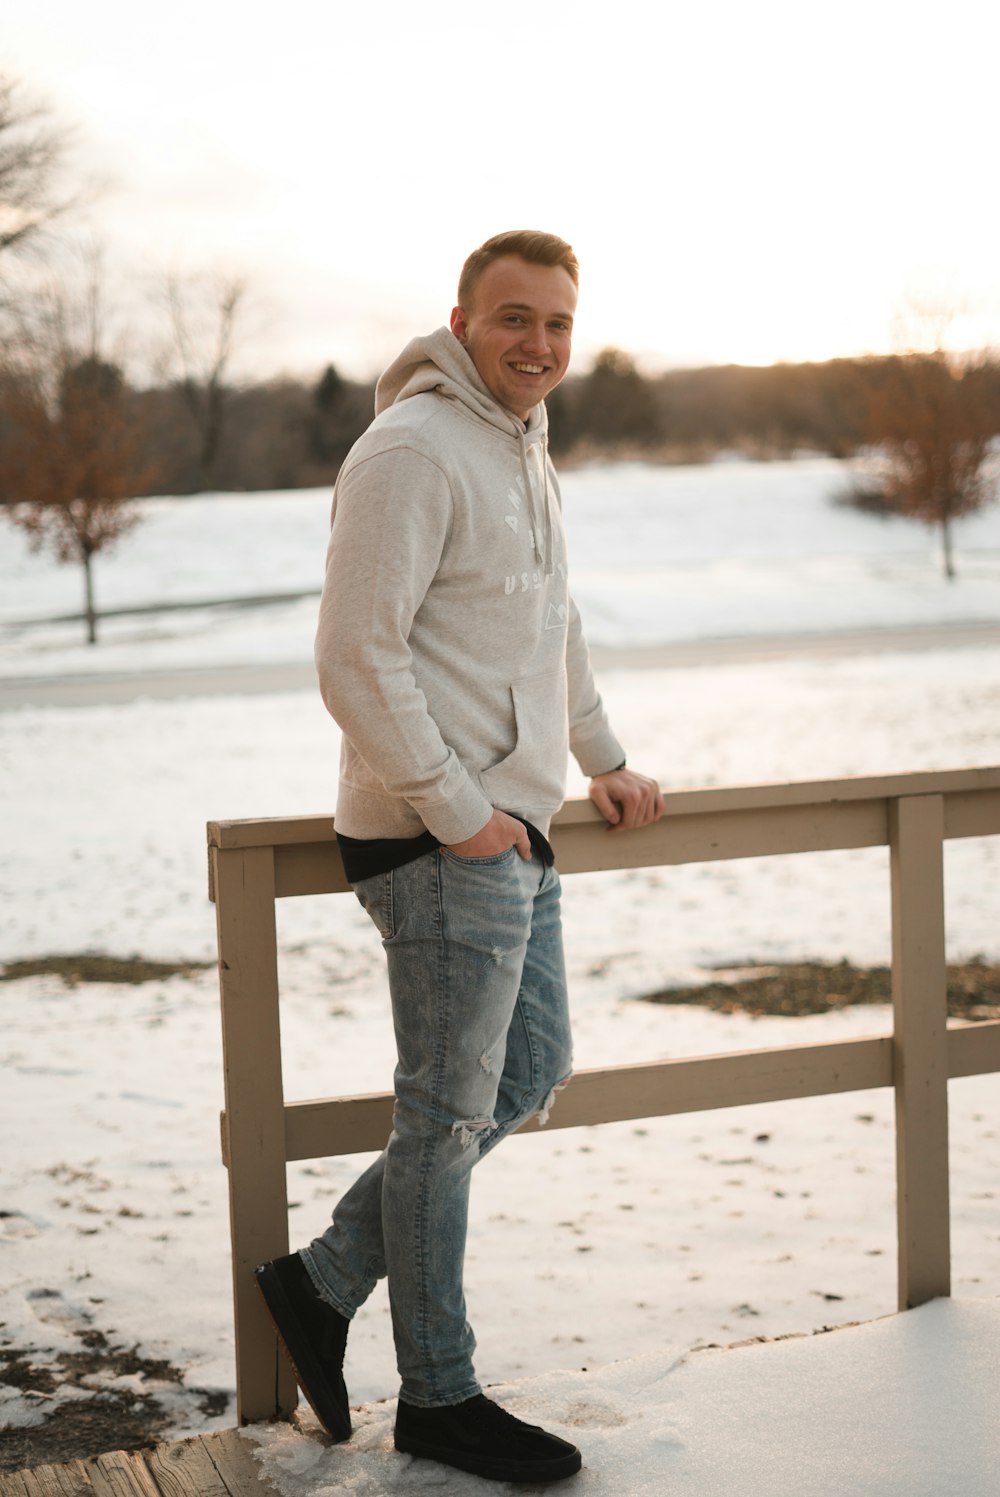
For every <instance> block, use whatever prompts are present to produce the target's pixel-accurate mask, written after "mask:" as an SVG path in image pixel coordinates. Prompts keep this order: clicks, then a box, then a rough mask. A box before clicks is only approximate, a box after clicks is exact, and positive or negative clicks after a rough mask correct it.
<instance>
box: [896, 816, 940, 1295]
mask: <svg viewBox="0 0 1000 1497" xmlns="http://www.w3.org/2000/svg"><path fill="white" fill-rule="evenodd" d="M889 847H890V868H891V876H892V1003H893V1011H894V1030H895V1033H894V1040H893V1078H894V1086H895V1094H896V1186H897V1203H896V1213H897V1230H898V1242H899V1308H900V1309H901V1310H906V1309H909V1308H911V1307H912V1306H914V1305H920V1304H923V1303H924V1301H926V1300H929V1299H934V1298H936V1297H938V1296H940V1295H948V1294H950V1292H951V1247H950V1226H949V1202H948V1052H947V1018H948V1004H947V974H946V970H945V941H944V856H943V847H944V802H943V798H942V797H941V796H940V795H920V796H906V797H902V798H900V799H898V800H892V801H890V803H889Z"/></svg>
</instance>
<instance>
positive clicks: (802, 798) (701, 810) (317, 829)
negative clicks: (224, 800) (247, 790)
mask: <svg viewBox="0 0 1000 1497" xmlns="http://www.w3.org/2000/svg"><path fill="white" fill-rule="evenodd" d="M990 790H992V791H1000V766H997V765H984V766H982V767H981V768H979V767H977V768H973V769H955V770H917V771H913V772H911V773H908V774H894V775H846V776H844V777H843V778H841V779H836V780H798V781H792V782H790V783H787V784H786V783H778V784H765V785H728V786H723V787H720V788H713V789H710V790H674V791H670V792H668V794H667V795H666V797H665V800H666V805H667V818H668V820H669V819H670V818H671V817H675V816H677V817H680V816H688V815H713V814H717V813H720V812H728V811H743V810H767V809H769V808H772V807H781V806H803V805H817V804H822V803H824V802H829V803H831V804H842V803H846V802H850V801H864V800H888V799H892V798H894V797H898V796H906V795H945V796H948V797H951V796H953V795H957V794H961V793H965V792H969V793H973V794H974V793H978V792H980V791H990ZM990 814H991V816H992V815H993V814H994V813H993V812H992V811H991V813H990ZM581 821H582V822H586V821H595V822H598V823H599V822H600V816H599V813H598V812H597V811H596V809H595V808H594V807H593V806H592V805H591V803H590V802H589V801H588V800H584V799H580V800H572V801H567V803H566V805H565V806H563V808H562V810H561V811H560V812H559V814H558V816H557V817H556V818H555V820H554V822H553V828H554V830H555V832H556V835H557V836H558V833H559V829H560V828H561V827H565V826H571V825H574V824H576V823H577V822H581ZM950 835H957V836H965V835H969V834H968V833H966V832H964V831H962V832H955V833H951V834H950ZM208 841H209V845H210V846H213V847H219V848H235V847H261V846H267V847H279V846H286V845H292V844H295V843H299V842H333V841H334V830H333V816H332V815H329V814H327V815H323V816H272V817H258V818H248V819H245V820H240V821H212V822H209V823H208Z"/></svg>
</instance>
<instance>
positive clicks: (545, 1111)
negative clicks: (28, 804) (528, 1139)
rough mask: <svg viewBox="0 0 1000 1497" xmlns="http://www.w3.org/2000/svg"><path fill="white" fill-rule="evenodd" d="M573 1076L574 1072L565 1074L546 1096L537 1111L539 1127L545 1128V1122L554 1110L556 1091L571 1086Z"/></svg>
mask: <svg viewBox="0 0 1000 1497" xmlns="http://www.w3.org/2000/svg"><path fill="white" fill-rule="evenodd" d="M571 1078H572V1072H570V1075H569V1076H564V1077H563V1079H562V1080H561V1081H557V1082H556V1084H555V1086H554V1087H553V1088H552V1090H551V1091H550V1092H549V1094H548V1096H547V1097H546V1098H545V1101H544V1102H543V1103H542V1105H541V1107H540V1108H539V1109H538V1113H537V1117H538V1126H539V1128H544V1127H545V1124H546V1123H547V1122H548V1120H549V1113H550V1112H551V1111H552V1104H553V1103H554V1102H555V1100H556V1093H557V1092H561V1091H562V1089H563V1087H564V1086H569V1083H570V1080H571Z"/></svg>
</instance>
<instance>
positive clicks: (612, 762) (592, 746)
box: [570, 727, 625, 780]
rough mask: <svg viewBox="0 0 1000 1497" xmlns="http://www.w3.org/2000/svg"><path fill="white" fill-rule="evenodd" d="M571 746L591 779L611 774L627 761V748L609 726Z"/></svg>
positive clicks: (581, 766) (574, 754)
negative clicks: (624, 747) (599, 775)
mask: <svg viewBox="0 0 1000 1497" xmlns="http://www.w3.org/2000/svg"><path fill="white" fill-rule="evenodd" d="M570 747H571V749H572V751H573V758H574V759H575V760H576V762H577V764H579V766H580V768H581V769H582V770H583V772H584V774H585V775H586V776H587V778H588V779H591V780H592V779H593V778H594V776H595V775H598V774H610V773H611V771H612V770H613V769H618V768H620V766H621V765H622V764H624V762H625V750H624V749H623V748H622V746H621V744H620V743H619V742H618V739H617V738H616V737H615V735H614V734H613V733H612V731H611V729H610V728H607V727H602V728H601V729H600V730H599V731H598V732H596V733H593V734H591V735H590V737H588V738H585V739H584V741H583V742H582V743H572V744H571V745H570Z"/></svg>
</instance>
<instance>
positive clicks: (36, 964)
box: [0, 951, 215, 988]
mask: <svg viewBox="0 0 1000 1497" xmlns="http://www.w3.org/2000/svg"><path fill="white" fill-rule="evenodd" d="M214 965H215V963H214V962H150V961H147V960H146V959H145V958H143V957H138V956H127V957H121V956H98V955H95V954H94V953H92V952H86V951H85V952H81V953H79V954H76V955H71V956H40V957H34V958H32V959H30V960H27V961H22V962H8V963H7V965H6V966H5V967H4V968H3V969H2V970H0V982H18V981H20V979H21V978H23V977H44V976H53V977H61V978H62V980H63V982H64V983H65V984H66V986H67V987H70V988H75V987H76V986H77V985H78V984H79V983H81V982H124V983H131V984H133V985H138V984H139V983H143V982H156V981H157V980H158V979H159V978H164V977H193V976H194V974H195V973H196V972H204V971H205V970H206V968H208V967H214Z"/></svg>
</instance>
